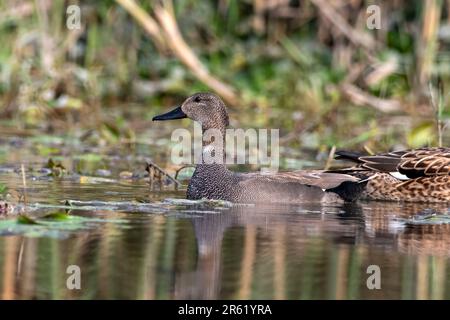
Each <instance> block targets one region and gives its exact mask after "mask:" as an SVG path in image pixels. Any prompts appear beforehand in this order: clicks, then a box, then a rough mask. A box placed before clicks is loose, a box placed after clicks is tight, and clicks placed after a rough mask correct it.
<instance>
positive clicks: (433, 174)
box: [329, 147, 450, 202]
mask: <svg viewBox="0 0 450 320" xmlns="http://www.w3.org/2000/svg"><path fill="white" fill-rule="evenodd" d="M336 155H337V156H336V159H346V160H350V161H353V162H356V163H357V166H356V167H354V168H348V169H341V170H334V171H329V172H333V173H343V174H349V175H355V174H356V175H358V176H359V177H364V176H365V177H366V181H367V184H366V185H365V188H364V190H363V192H362V193H361V195H360V197H361V198H364V199H369V200H391V201H409V202H450V148H446V147H440V148H437V147H435V148H419V149H413V150H403V151H395V152H389V153H384V154H378V155H361V154H358V153H354V152H348V151H339V152H337V153H336Z"/></svg>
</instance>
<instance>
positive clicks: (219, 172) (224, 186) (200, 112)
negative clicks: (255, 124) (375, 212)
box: [153, 93, 366, 203]
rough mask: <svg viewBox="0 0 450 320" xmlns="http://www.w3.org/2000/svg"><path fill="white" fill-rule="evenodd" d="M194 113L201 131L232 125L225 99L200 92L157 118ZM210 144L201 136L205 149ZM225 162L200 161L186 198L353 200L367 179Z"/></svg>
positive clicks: (222, 129)
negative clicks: (241, 169) (240, 169)
mask: <svg viewBox="0 0 450 320" xmlns="http://www.w3.org/2000/svg"><path fill="white" fill-rule="evenodd" d="M182 118H190V119H192V120H194V121H197V122H198V123H200V125H201V127H202V130H203V133H205V131H206V130H208V129H217V130H219V131H220V132H221V133H222V137H223V139H224V137H225V129H226V127H227V126H228V124H229V121H228V113H227V109H226V106H225V104H224V102H223V101H222V99H220V98H219V97H218V96H216V95H214V94H211V93H196V94H194V95H192V96H191V97H189V98H187V99H186V100H185V101H184V102H183V104H182V105H181V106H180V107H177V108H175V109H174V110H172V111H170V112H168V113H165V114H162V115H159V116H156V117H154V118H153V120H154V121H163V120H173V119H182ZM211 146H212V143H211V142H205V141H203V146H202V148H203V154H205V153H208V152H219V153H220V154H221V155H223V154H224V150H211ZM224 163H225V162H224V161H223V162H222V163H205V162H203V161H202V162H201V163H199V164H197V166H196V168H195V171H194V174H193V175H192V178H191V180H190V182H189V186H188V189H187V198H188V199H193V200H195V199H202V198H206V199H217V200H227V201H231V202H238V203H239V202H241V203H261V202H263V203H267V202H274V203H275V202H277V203H304V202H321V203H333V202H342V201H353V200H355V199H356V198H357V197H358V195H359V194H360V193H361V191H363V189H364V186H365V183H366V182H365V181H364V179H361V178H360V177H358V174H357V173H356V174H355V173H353V174H351V175H350V174H343V173H332V172H324V171H320V170H311V171H293V172H279V173H270V174H263V173H236V172H232V171H230V170H228V169H227V167H226V165H225V164H224Z"/></svg>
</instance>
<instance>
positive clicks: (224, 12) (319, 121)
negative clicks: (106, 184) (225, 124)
mask: <svg viewBox="0 0 450 320" xmlns="http://www.w3.org/2000/svg"><path fill="white" fill-rule="evenodd" d="M73 4H74V5H78V6H79V7H80V9H81V20H80V22H81V28H80V29H74V30H69V29H68V28H67V26H66V19H67V17H68V14H67V12H66V9H67V7H68V6H69V5H73ZM370 5H377V6H378V8H379V9H380V12H379V14H380V18H381V19H380V23H381V25H380V26H381V28H380V29H374V30H369V29H368V27H367V25H366V22H367V19H368V18H370V17H371V16H372V18H373V17H374V16H373V14H374V13H373V12H371V11H369V12H368V7H369V6H370ZM376 13H377V12H375V14H376ZM0 35H1V42H2V44H1V46H0V79H1V80H0V121H1V122H0V135H1V134H17V135H20V134H25V135H26V134H35V133H36V132H39V133H40V134H47V135H48V134H58V133H65V134H67V133H77V134H78V135H79V136H80V135H81V136H82V135H84V134H86V133H92V132H94V133H95V137H96V138H98V139H99V141H100V140H101V141H103V142H104V143H117V142H119V141H127V142H129V141H134V140H135V139H136V136H139V134H140V133H141V132H142V130H143V129H144V128H147V127H149V126H151V125H152V124H151V118H152V116H154V115H155V114H157V113H158V112H161V111H163V110H166V109H167V108H168V107H171V106H173V105H175V104H178V103H180V102H181V101H182V100H183V99H184V98H185V97H186V96H188V95H191V94H192V93H194V92H196V91H215V92H216V93H218V94H219V95H221V96H222V97H223V98H224V99H225V100H226V101H227V103H228V105H229V106H230V108H231V119H232V125H233V126H239V127H244V128H245V127H265V128H280V136H281V142H282V143H283V144H284V145H289V146H292V147H302V148H311V149H313V150H321V151H324V152H327V150H329V149H330V148H331V147H332V146H336V147H337V148H348V149H363V148H365V149H366V150H368V151H374V152H375V151H381V150H387V149H392V148H400V147H419V146H423V145H436V144H439V143H444V144H446V143H447V144H448V143H449V138H448V136H449V134H448V132H449V130H448V129H447V128H446V125H447V124H448V123H449V121H450V120H449V119H450V107H449V103H450V100H449V97H448V90H447V88H449V86H450V52H449V50H450V1H449V0H425V1H419V0H417V1H409V0H408V1H407V0H395V1H369V0H335V1H325V0H241V1H238V0H216V1H195V0H174V1H173V2H172V1H167V0H166V1H136V0H117V1H112V0H110V1H93V0H85V1H69V0H66V1H63V0H55V1H51V0H35V1H30V0H1V1H0ZM184 125H187V122H186V123H184ZM446 129H447V130H446ZM80 132H81V133H80ZM147 139H148V136H147ZM441 140H443V141H441Z"/></svg>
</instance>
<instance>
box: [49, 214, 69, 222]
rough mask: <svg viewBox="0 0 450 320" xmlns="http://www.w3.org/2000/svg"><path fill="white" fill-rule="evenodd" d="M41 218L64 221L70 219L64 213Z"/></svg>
mask: <svg viewBox="0 0 450 320" xmlns="http://www.w3.org/2000/svg"><path fill="white" fill-rule="evenodd" d="M43 218H44V219H49V220H57V221H65V220H68V219H70V218H71V216H70V215H68V214H67V213H65V212H53V213H49V214H47V215H45V216H43Z"/></svg>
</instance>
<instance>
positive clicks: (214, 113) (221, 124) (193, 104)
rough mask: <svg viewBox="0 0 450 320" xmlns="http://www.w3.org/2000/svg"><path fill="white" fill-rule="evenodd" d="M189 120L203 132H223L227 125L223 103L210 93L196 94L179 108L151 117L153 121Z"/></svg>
mask: <svg viewBox="0 0 450 320" xmlns="http://www.w3.org/2000/svg"><path fill="white" fill-rule="evenodd" d="M183 118H189V119H192V120H194V121H197V122H199V123H200V124H201V126H202V129H203V130H207V129H220V130H224V129H225V128H226V127H227V126H228V123H229V120H228V113H227V109H226V106H225V103H224V102H223V101H222V99H220V98H219V97H218V96H216V95H215V94H212V93H202V92H200V93H196V94H194V95H192V96H190V97H189V98H187V99H186V100H185V101H184V102H183V104H182V105H181V106H180V107H177V108H175V109H173V110H172V111H169V112H167V113H164V114H161V115H159V116H156V117H153V121H164V120H174V119H183Z"/></svg>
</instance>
